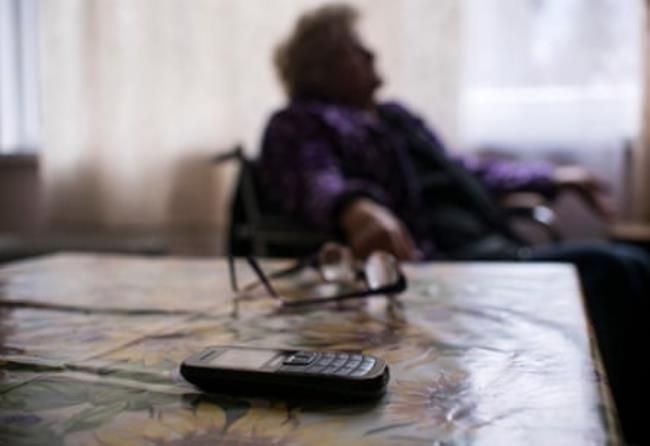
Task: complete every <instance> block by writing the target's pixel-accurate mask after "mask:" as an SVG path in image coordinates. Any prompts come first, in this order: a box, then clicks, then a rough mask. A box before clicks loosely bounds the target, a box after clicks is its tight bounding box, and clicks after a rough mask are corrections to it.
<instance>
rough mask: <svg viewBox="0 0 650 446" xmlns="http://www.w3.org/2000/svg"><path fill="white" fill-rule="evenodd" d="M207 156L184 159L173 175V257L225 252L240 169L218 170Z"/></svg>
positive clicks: (170, 225) (170, 231)
mask: <svg viewBox="0 0 650 446" xmlns="http://www.w3.org/2000/svg"><path fill="white" fill-rule="evenodd" d="M205 153H206V151H202V153H201V154H196V155H190V156H186V157H185V158H183V159H181V160H180V161H179V162H178V163H177V165H176V167H175V169H174V170H173V172H172V175H171V190H170V194H169V203H168V209H167V221H168V222H169V223H168V235H169V241H170V251H171V253H172V254H180V255H197V256H206V255H222V254H223V253H224V252H225V247H226V234H227V227H228V224H229V221H230V197H231V194H232V190H233V187H234V184H233V183H234V181H235V178H236V168H235V166H233V165H225V166H218V167H216V166H214V165H213V164H212V162H211V159H210V156H209V155H205Z"/></svg>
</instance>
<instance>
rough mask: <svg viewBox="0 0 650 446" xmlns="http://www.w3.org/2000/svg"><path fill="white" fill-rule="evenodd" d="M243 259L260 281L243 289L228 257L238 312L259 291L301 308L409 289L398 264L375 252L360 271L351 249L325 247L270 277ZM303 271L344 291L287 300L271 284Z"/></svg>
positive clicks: (252, 260)
mask: <svg viewBox="0 0 650 446" xmlns="http://www.w3.org/2000/svg"><path fill="white" fill-rule="evenodd" d="M244 259H245V260H246V262H247V263H248V265H249V266H250V267H251V269H252V271H253V272H254V274H255V276H256V277H257V281H255V282H252V283H249V284H247V285H245V286H243V287H241V288H240V287H239V284H238V281H237V271H236V265H237V263H236V262H235V259H234V257H233V256H232V255H229V256H228V267H229V272H230V284H231V287H232V290H233V291H234V292H235V297H234V304H235V307H236V308H235V309H237V304H238V302H239V300H241V299H242V298H243V297H244V296H246V293H248V292H251V291H252V290H254V289H255V288H259V287H262V288H264V290H265V291H266V294H267V296H268V297H271V298H273V299H274V300H275V301H276V302H277V303H278V304H279V305H280V306H281V307H301V306H307V305H314V304H322V303H327V302H341V301H345V300H350V299H359V298H366V297H372V296H384V295H385V296H391V295H395V294H397V293H401V292H402V291H404V290H405V289H406V286H407V284H406V278H405V277H404V274H403V273H402V271H401V269H400V267H399V263H398V261H397V259H395V257H393V256H392V255H390V254H388V253H386V252H383V251H376V252H374V253H372V254H371V255H370V256H369V257H368V259H367V260H366V261H365V264H364V265H363V267H362V268H359V267H357V264H356V262H355V260H354V256H353V255H352V252H351V251H350V249H349V248H347V247H345V246H343V245H339V244H337V243H326V244H325V245H324V246H323V247H322V248H321V249H320V251H319V252H318V253H317V254H316V255H315V256H311V257H308V258H306V259H303V260H302V261H299V262H298V263H297V264H296V265H293V266H291V267H289V268H286V269H282V270H277V271H274V272H272V273H269V274H266V273H265V272H264V270H263V269H262V268H261V266H260V264H259V263H258V261H257V260H256V259H255V258H254V257H251V256H246V257H244ZM304 269H313V270H314V271H316V273H317V274H318V277H319V282H320V283H327V284H337V285H340V288H342V291H340V292H338V293H336V294H334V295H330V296H315V295H313V294H308V295H307V296H301V297H296V298H288V297H286V296H283V295H282V294H281V293H278V292H277V291H276V289H275V288H274V286H273V285H272V283H271V282H272V280H273V279H278V278H281V277H286V276H289V275H292V274H296V273H298V272H300V271H301V270H304Z"/></svg>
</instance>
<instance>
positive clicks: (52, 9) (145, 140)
mask: <svg viewBox="0 0 650 446" xmlns="http://www.w3.org/2000/svg"><path fill="white" fill-rule="evenodd" d="M321 3H323V2H322V1H309V0H300V1H296V0H274V1H268V0H246V1H236V0H193V1H191V2H188V1H184V0H136V1H134V0H114V1H103V0H48V1H46V2H43V3H42V9H43V10H42V14H41V29H42V34H41V42H42V49H43V51H42V65H43V96H44V111H43V121H44V138H43V139H44V148H43V161H42V177H43V185H44V188H45V194H46V200H47V203H48V210H49V216H50V221H51V228H60V229H77V230H78V229H88V230H118V231H123V230H137V231H154V232H155V231H163V232H164V231H169V230H182V231H186V232H193V231H194V232H197V231H198V232H200V231H204V232H208V233H209V232H212V233H214V232H215V231H216V232H219V233H223V226H224V225H225V224H226V222H227V214H228V210H227V206H226V203H227V197H228V195H229V193H230V189H229V188H230V185H231V183H232V179H233V173H232V171H231V170H230V171H225V172H224V171H222V170H221V169H215V168H214V167H213V166H211V165H210V163H209V158H210V156H212V155H214V154H215V153H218V152H219V151H223V150H225V149H227V148H230V147H232V146H233V145H234V144H236V143H238V142H242V143H244V145H245V147H246V150H247V151H248V153H249V154H251V155H253V154H254V153H256V151H257V150H258V145H259V137H260V134H261V132H262V129H263V127H264V124H265V121H266V119H267V118H268V116H269V114H270V113H271V112H272V111H273V110H274V109H277V108H279V107H280V106H282V104H283V102H284V98H283V94H282V92H281V90H280V88H279V84H278V82H277V81H276V78H275V74H274V71H273V67H272V65H271V54H272V50H273V48H274V47H275V45H276V43H277V42H278V40H279V39H280V38H282V37H284V36H285V35H286V34H287V33H288V32H289V30H290V29H291V27H292V25H293V23H294V21H295V19H296V17H297V16H298V14H299V13H300V12H302V11H303V10H305V9H307V8H311V7H313V6H315V5H318V4H321ZM350 3H352V4H354V5H357V6H358V7H359V8H360V10H361V11H362V20H361V23H360V24H361V31H362V33H363V34H364V35H365V36H367V40H368V41H369V42H370V44H371V45H372V46H373V47H374V49H375V50H376V52H377V53H378V58H379V65H380V69H381V71H382V72H383V73H384V77H385V78H386V80H387V87H386V88H385V89H384V91H383V94H384V95H385V96H393V95H394V94H395V93H397V92H399V96H400V97H401V98H406V99H407V100H410V103H411V105H413V106H414V108H415V109H416V110H418V111H420V112H421V113H422V114H423V115H424V117H425V118H428V119H430V120H433V121H434V122H436V123H437V127H438V128H439V130H440V131H441V132H442V133H443V135H444V136H446V137H447V138H448V139H449V140H451V141H452V142H453V141H454V139H455V138H456V106H457V95H458V94H457V85H456V82H457V79H458V56H457V54H458V51H457V49H458V48H457V46H458V44H459V38H458V33H459V26H460V25H459V12H458V2H457V1H456V0H438V1H436V2H430V1H426V0H403V1H394V0H365V1H363V0H359V1H353V2H350Z"/></svg>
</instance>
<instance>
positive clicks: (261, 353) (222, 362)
mask: <svg viewBox="0 0 650 446" xmlns="http://www.w3.org/2000/svg"><path fill="white" fill-rule="evenodd" d="M277 355H278V352H276V351H273V350H255V349H228V350H226V351H225V352H223V353H222V354H220V355H219V356H217V357H216V358H214V359H213V360H212V361H210V365H213V366H217V367H227V368H232V369H252V370H256V369H259V368H261V367H262V366H263V365H264V364H266V363H267V362H269V361H270V360H271V359H273V358H274V357H276V356H277Z"/></svg>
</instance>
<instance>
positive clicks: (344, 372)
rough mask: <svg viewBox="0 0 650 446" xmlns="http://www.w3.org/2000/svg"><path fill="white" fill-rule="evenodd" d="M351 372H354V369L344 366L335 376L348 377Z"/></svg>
mask: <svg viewBox="0 0 650 446" xmlns="http://www.w3.org/2000/svg"><path fill="white" fill-rule="evenodd" d="M352 370H354V367H351V366H349V365H346V366H343V367H341V368H340V369H339V370H337V371H336V373H335V375H340V376H345V375H349V374H350V372H351V371H352Z"/></svg>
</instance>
